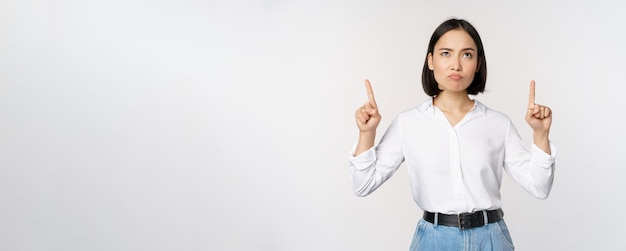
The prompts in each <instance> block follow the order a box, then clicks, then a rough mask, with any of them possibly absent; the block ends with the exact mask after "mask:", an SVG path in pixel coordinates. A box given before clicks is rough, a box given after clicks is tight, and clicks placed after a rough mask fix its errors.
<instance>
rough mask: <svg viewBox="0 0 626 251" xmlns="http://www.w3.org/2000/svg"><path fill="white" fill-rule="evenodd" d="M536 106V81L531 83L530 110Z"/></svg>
mask: <svg viewBox="0 0 626 251" xmlns="http://www.w3.org/2000/svg"><path fill="white" fill-rule="evenodd" d="M534 106H535V80H531V81H530V94H529V95H528V108H533V107H534Z"/></svg>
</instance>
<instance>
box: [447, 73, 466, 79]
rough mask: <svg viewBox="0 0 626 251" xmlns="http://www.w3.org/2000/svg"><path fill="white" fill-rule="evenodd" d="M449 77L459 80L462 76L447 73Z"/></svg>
mask: <svg viewBox="0 0 626 251" xmlns="http://www.w3.org/2000/svg"><path fill="white" fill-rule="evenodd" d="M448 77H449V78H451V79H454V80H459V79H462V78H463V76H461V75H459V74H450V75H448Z"/></svg>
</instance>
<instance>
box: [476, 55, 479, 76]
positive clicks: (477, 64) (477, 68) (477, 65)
mask: <svg viewBox="0 0 626 251" xmlns="http://www.w3.org/2000/svg"><path fill="white" fill-rule="evenodd" d="M478 71H480V58H478V62H477V63H476V73H478Z"/></svg>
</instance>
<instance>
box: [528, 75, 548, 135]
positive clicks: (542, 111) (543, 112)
mask: <svg viewBox="0 0 626 251" xmlns="http://www.w3.org/2000/svg"><path fill="white" fill-rule="evenodd" d="M526 122H527V123H528V125H530V127H531V128H532V129H533V131H534V132H535V133H544V134H545V133H548V132H549V131H550V125H551V124H552V110H550V108H548V107H547V106H543V105H539V104H536V103H535V81H534V80H532V81H530V95H529V97H528V111H527V112H526Z"/></svg>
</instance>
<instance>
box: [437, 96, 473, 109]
mask: <svg viewBox="0 0 626 251" xmlns="http://www.w3.org/2000/svg"><path fill="white" fill-rule="evenodd" d="M433 105H435V106H437V108H439V109H440V110H442V111H447V112H467V111H468V110H470V109H472V107H474V101H473V100H471V99H470V98H469V96H468V95H467V92H446V91H442V92H440V93H439V95H437V96H436V97H435V98H434V101H433Z"/></svg>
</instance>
